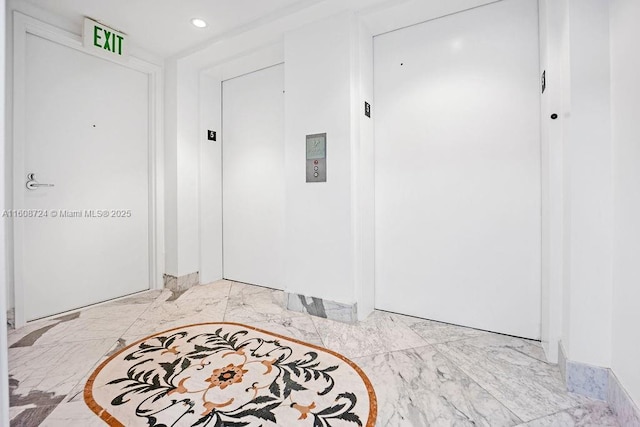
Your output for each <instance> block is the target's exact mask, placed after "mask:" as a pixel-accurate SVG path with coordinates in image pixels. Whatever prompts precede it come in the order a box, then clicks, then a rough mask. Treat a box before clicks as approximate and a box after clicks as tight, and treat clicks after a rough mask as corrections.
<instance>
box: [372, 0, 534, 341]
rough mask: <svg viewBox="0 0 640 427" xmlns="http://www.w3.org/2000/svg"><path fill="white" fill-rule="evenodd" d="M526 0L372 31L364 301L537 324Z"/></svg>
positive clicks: (484, 324)
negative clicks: (371, 190) (371, 165)
mask: <svg viewBox="0 0 640 427" xmlns="http://www.w3.org/2000/svg"><path fill="white" fill-rule="evenodd" d="M538 52H539V49H538V11H537V2H536V1H535V0H505V1H501V2H497V3H493V4H491V5H488V6H484V7H479V8H475V9H472V10H468V11H465V12H461V13H458V14H455V15H451V16H447V17H444V18H441V19H436V20H433V21H430V22H427V23H423V24H420V25H416V26H413V27H410V28H406V29H402V30H399V31H395V32H392V33H388V34H385V35H382V36H379V37H376V39H375V78H376V81H375V101H376V111H377V113H376V128H375V132H376V135H375V136H376V141H375V150H376V159H375V162H376V163H375V168H376V182H375V185H376V200H375V203H376V205H375V206H376V307H377V308H380V309H384V310H389V311H394V312H399V313H405V314H410V315H414V316H419V317H424V318H428V319H433V320H438V321H443V322H447V323H453V324H458V325H464V326H470V327H475V328H480V329H485V330H490V331H495V332H501V333H506V334H511V335H516V336H522V337H528V338H539V336H540V314H539V313H540V227H541V219H540V99H539V93H540V92H539V90H540V87H539V76H538V70H539V68H538V67H539V62H538V61H539V59H538V55H539V54H538Z"/></svg>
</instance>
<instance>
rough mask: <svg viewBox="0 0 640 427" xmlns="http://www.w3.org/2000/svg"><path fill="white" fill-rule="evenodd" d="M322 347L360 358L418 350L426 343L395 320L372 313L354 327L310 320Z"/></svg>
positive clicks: (330, 321) (392, 315)
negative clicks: (417, 348) (416, 348)
mask: <svg viewBox="0 0 640 427" xmlns="http://www.w3.org/2000/svg"><path fill="white" fill-rule="evenodd" d="M312 320H313V323H314V324H315V325H316V329H317V330H318V333H319V334H320V338H321V339H322V342H323V343H324V346H325V347H327V348H330V349H332V350H334V351H337V352H339V353H341V354H343V355H345V356H346V357H362V356H368V355H372V354H378V353H385V352H388V351H395V350H404V349H407V348H415V347H422V346H424V345H426V344H427V342H426V341H425V340H424V339H422V338H421V337H420V336H419V335H418V334H416V333H415V332H414V331H412V330H411V328H410V327H409V326H407V325H406V324H405V323H403V322H402V321H400V320H399V319H398V315H395V314H392V313H387V312H382V311H376V312H374V313H373V314H372V315H371V316H369V317H368V318H367V320H365V321H363V322H359V323H357V324H354V325H350V324H346V323H340V322H335V321H332V320H327V319H322V318H319V317H312Z"/></svg>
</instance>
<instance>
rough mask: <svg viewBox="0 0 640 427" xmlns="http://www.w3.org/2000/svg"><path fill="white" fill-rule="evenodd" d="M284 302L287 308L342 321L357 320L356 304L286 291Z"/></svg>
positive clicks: (350, 321) (351, 321)
mask: <svg viewBox="0 0 640 427" xmlns="http://www.w3.org/2000/svg"><path fill="white" fill-rule="evenodd" d="M285 302H286V308H287V310H291V311H296V312H299V313H307V314H310V315H312V316H316V317H322V318H324V319H330V320H335V321H338V322H343V323H356V322H357V321H358V309H357V304H342V303H339V302H333V301H327V300H324V299H322V298H315V297H307V296H305V295H300V294H293V293H290V292H287V293H286V296H285Z"/></svg>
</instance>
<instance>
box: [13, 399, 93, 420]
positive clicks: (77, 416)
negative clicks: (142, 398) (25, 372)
mask: <svg viewBox="0 0 640 427" xmlns="http://www.w3.org/2000/svg"><path fill="white" fill-rule="evenodd" d="M74 426H82V427H104V426H105V422H104V421H102V420H101V419H100V418H99V417H98V416H97V415H96V414H94V413H93V412H92V411H91V410H90V409H89V407H88V406H87V405H86V404H85V403H84V401H82V400H80V401H76V402H72V403H61V404H60V405H58V406H57V407H56V408H55V409H54V410H53V411H52V412H51V413H50V414H49V416H48V417H47V418H45V419H44V421H43V422H42V424H40V427H74ZM12 427H13V426H12Z"/></svg>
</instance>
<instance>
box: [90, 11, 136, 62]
mask: <svg viewBox="0 0 640 427" xmlns="http://www.w3.org/2000/svg"><path fill="white" fill-rule="evenodd" d="M82 41H83V44H84V47H85V48H86V49H89V50H91V51H92V52H93V53H95V54H97V55H100V56H104V57H106V58H111V59H115V60H119V61H126V60H127V59H128V58H129V38H128V36H127V35H126V34H124V33H121V32H120V31H116V30H114V29H113V28H109V27H107V26H106V25H103V24H101V23H99V22H96V21H94V20H93V19H89V18H85V19H84V31H83V33H82Z"/></svg>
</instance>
